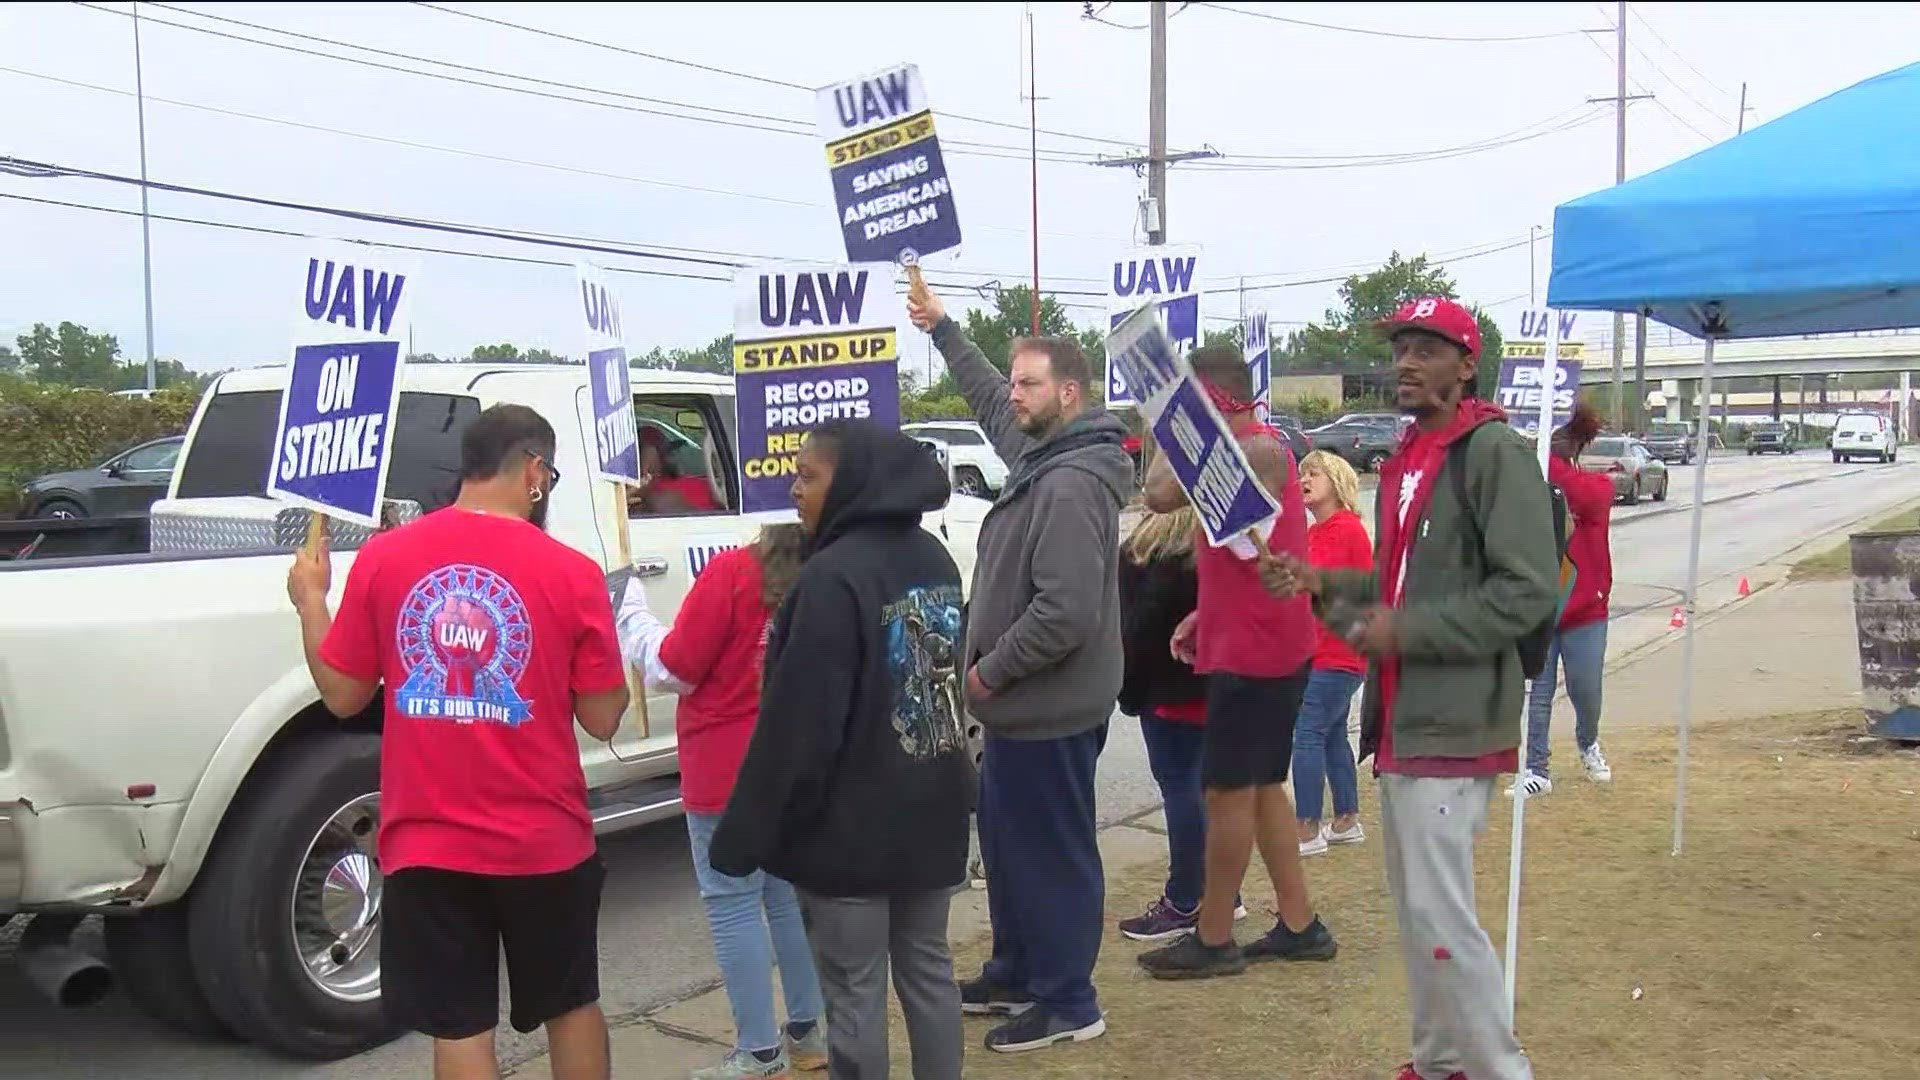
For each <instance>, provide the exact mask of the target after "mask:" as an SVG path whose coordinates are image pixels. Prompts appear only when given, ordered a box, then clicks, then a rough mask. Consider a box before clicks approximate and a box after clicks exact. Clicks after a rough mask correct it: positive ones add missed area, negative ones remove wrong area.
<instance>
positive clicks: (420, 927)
mask: <svg viewBox="0 0 1920 1080" xmlns="http://www.w3.org/2000/svg"><path fill="white" fill-rule="evenodd" d="M554 452H555V439H554V433H553V428H552V426H551V425H549V424H548V423H547V422H546V420H544V419H543V418H541V416H540V414H538V413H536V412H534V411H533V410H532V409H529V408H527V407H525V406H522V405H496V406H494V407H493V408H491V409H488V410H487V411H486V412H484V413H482V414H481V415H480V417H479V418H478V419H476V420H475V421H474V422H473V424H472V425H471V426H469V427H468V428H467V430H466V432H465V433H464V434H463V435H462V436H461V441H460V480H461V483H460V495H459V498H458V499H457V500H456V501H455V503H454V505H453V506H451V507H448V508H447V509H444V510H440V511H437V512H435V513H433V514H429V515H427V516H426V517H424V518H421V519H420V520H419V521H416V522H414V523H413V524H410V525H407V526H404V527H402V528H399V529H395V530H394V531H392V532H389V533H383V534H380V535H378V536H375V537H374V538H372V539H371V540H369V541H368V542H367V543H366V545H365V546H363V547H362V548H361V549H360V553H359V557H358V558H356V559H355V560H354V563H353V569H352V571H351V572H350V573H349V574H348V575H347V585H346V590H345V592H344V594H343V595H342V596H341V599H340V610H339V613H338V614H337V615H329V614H328V611H327V591H328V588H329V586H330V583H331V579H332V569H331V564H330V562H329V558H328V554H327V551H326V549H325V546H324V544H323V545H322V546H321V547H320V549H319V550H317V551H305V550H303V551H302V552H301V553H300V555H299V556H298V557H297V558H296V559H295V561H294V566H293V569H292V570H291V571H290V572H289V573H288V575H287V594H288V595H289V596H290V597H291V598H292V600H293V605H294V608H295V609H296V610H297V611H298V612H299V614H300V630H301V636H302V638H303V639H304V641H305V645H306V656H307V669H308V670H309V671H310V672H311V673H312V675H313V681H314V685H315V686H316V687H317V688H318V689H319V691H320V696H321V699H322V700H323V701H324V702H325V703H326V706H327V708H328V710H329V711H331V712H332V713H333V714H334V715H336V716H341V717H347V716H353V715H356V714H358V713H360V712H361V711H362V710H364V709H366V708H367V707H368V706H369V705H370V704H372V702H373V698H374V694H375V693H376V691H377V690H378V688H379V687H380V686H381V684H383V683H384V684H385V686H386V697H385V701H384V705H385V709H384V714H383V715H384V723H383V726H382V732H381V742H380V835H379V865H380V872H381V873H382V874H383V875H384V878H385V880H384V885H383V889H382V893H381V895H382V896H383V903H382V906H383V910H382V912H381V920H382V924H383V925H382V933H381V947H380V965H381V998H382V1000H383V1002H384V1004H385V1006H386V1009H387V1012H388V1015H389V1016H390V1017H391V1019H392V1020H393V1021H394V1023H395V1024H396V1025H398V1026H402V1027H406V1028H410V1029H412V1030H415V1031H419V1032H422V1033H424V1034H426V1035H429V1036H431V1037H432V1038H433V1040H434V1044H433V1052H434V1075H435V1076H436V1077H439V1078H441V1080H449V1078H460V1080H467V1078H475V1080H481V1078H491V1077H494V1076H495V1075H496V1068H495V1065H494V1045H493V1029H494V1027H495V1025H497V1024H498V1023H499V1008H500V1007H499V998H500V988H499V955H500V950H501V948H502V946H503V945H504V946H505V949H506V954H507V973H508V982H509V986H510V988H511V991H512V1021H513V1026H514V1028H515V1029H516V1030H519V1031H522V1032H528V1031H532V1030H533V1029H534V1028H536V1027H539V1026H541V1025H543V1024H544V1025H545V1026H546V1029H547V1037H548V1042H549V1044H550V1046H551V1047H552V1055H553V1075H554V1076H555V1077H556V1080H605V1078H606V1077H607V1076H608V1075H609V1072H610V1064H609V1062H608V1056H607V1033H606V1020H605V1018H604V1017H603V1016H602V1015H601V1012H600V1007H599V1004H598V1002H599V998H600V977H599V943H598V934H597V931H598V922H599V912H600V884H601V880H602V877H603V871H602V868H601V865H600V859H599V856H598V855H597V854H596V853H595V849H594V839H593V821H592V819H591V818H590V817H589V816H588V813H587V791H586V779H585V777H584V776H583V775H582V773H581V771H580V756H579V750H578V749H577V745H576V743H575V741H574V734H573V721H574V719H575V718H576V717H577V718H578V719H579V722H580V726H581V727H583V728H585V729H586V730H587V732H588V733H590V734H591V735H593V736H594V737H595V738H598V739H611V738H612V737H613V734H614V731H615V730H616V729H617V728H618V726H619V723H620V717H621V714H622V713H623V712H625V711H626V707H627V684H626V671H625V667H624V665H623V663H622V661H621V659H620V649H619V644H618V642H617V640H616V638H615V635H614V628H613V605H612V602H611V601H610V599H609V597H608V595H607V588H606V578H605V576H604V575H603V574H602V573H601V571H600V568H599V567H598V566H596V565H595V564H594V563H593V561H592V560H591V559H589V558H587V557H586V556H585V555H582V554H581V553H579V552H577V551H574V550H573V549H572V548H569V547H567V546H566V545H565V544H562V543H560V542H559V541H557V540H555V539H553V538H552V537H550V536H548V535H547V534H546V532H545V530H544V528H543V526H544V523H545V520H546V508H547V500H548V496H549V495H550V494H551V493H552V491H553V488H554V485H556V484H558V483H559V482H560V474H559V471H558V470H556V469H555V468H554V467H553V458H554Z"/></svg>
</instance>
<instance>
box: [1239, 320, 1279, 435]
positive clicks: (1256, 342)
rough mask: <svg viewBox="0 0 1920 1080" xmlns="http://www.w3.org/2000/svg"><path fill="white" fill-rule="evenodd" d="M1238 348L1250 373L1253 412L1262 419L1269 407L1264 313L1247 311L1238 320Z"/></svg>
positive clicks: (1269, 354)
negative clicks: (1239, 344) (1244, 315)
mask: <svg viewBox="0 0 1920 1080" xmlns="http://www.w3.org/2000/svg"><path fill="white" fill-rule="evenodd" d="M1240 341H1241V351H1242V352H1244V353H1245V354H1246V357H1247V374H1248V375H1251V376H1252V377H1253V404H1254V415H1255V416H1257V417H1259V418H1260V419H1261V420H1263V421H1264V420H1266V418H1267V417H1268V415H1269V414H1271V412H1272V411H1273V343H1272V341H1271V339H1269V338H1268V337H1267V313H1266V312H1264V311H1255V312H1250V313H1249V314H1248V315H1247V316H1246V317H1245V318H1243V319H1241V320H1240Z"/></svg>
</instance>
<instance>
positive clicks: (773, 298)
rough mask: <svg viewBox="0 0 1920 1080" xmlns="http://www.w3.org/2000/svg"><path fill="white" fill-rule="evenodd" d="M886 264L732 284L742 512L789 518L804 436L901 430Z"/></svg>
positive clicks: (780, 273) (757, 276) (777, 271)
mask: <svg viewBox="0 0 1920 1080" xmlns="http://www.w3.org/2000/svg"><path fill="white" fill-rule="evenodd" d="M893 274H894V268H893V266H892V264H890V263H856V264H854V265H851V266H821V265H810V264H789V265H783V266H773V267H767V266H760V267H749V268H747V269H745V270H742V271H740V273H739V274H738V275H737V276H735V278H734V328H733V379H734V387H735V398H734V400H735V403H736V404H735V408H736V409H737V410H738V413H737V420H738V422H737V424H736V425H735V427H736V428H737V429H738V431H739V437H740V503H741V506H740V509H741V511H742V512H743V513H747V514H762V515H777V516H781V517H788V516H791V513H792V510H793V499H792V497H791V495H790V494H789V492H790V490H791V488H792V487H793V478H794V476H795V474H796V473H797V472H798V465H797V462H798V460H799V456H800V446H801V444H802V443H804V442H805V441H806V438H807V433H808V432H810V431H812V430H813V429H814V428H816V427H819V426H820V425H822V424H825V423H828V422H830V421H834V420H872V421H874V422H876V423H880V424H885V425H886V426H888V427H899V426H900V376H899V370H898V364H899V356H900V351H899V334H900V331H899V325H898V313H899V310H900V303H899V300H898V299H897V298H896V296H895V293H894V291H893Z"/></svg>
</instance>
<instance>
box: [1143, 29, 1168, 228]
mask: <svg viewBox="0 0 1920 1080" xmlns="http://www.w3.org/2000/svg"><path fill="white" fill-rule="evenodd" d="M1149 7H1150V8H1151V14H1150V15H1149V16H1148V18H1147V23H1148V26H1149V28H1150V29H1149V30H1148V34H1147V36H1148V37H1149V38H1150V39H1151V42H1150V43H1149V44H1148V46H1147V49H1148V52H1147V198H1148V200H1149V201H1150V202H1151V204H1152V207H1153V208H1152V210H1151V211H1150V213H1151V215H1152V216H1151V217H1149V218H1148V220H1147V243H1149V244H1164V243H1166V242H1167V4H1166V0H1153V3H1152V4H1151V5H1149Z"/></svg>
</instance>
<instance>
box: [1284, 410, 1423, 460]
mask: <svg viewBox="0 0 1920 1080" xmlns="http://www.w3.org/2000/svg"><path fill="white" fill-rule="evenodd" d="M1404 426H1405V420H1404V419H1403V418H1402V417H1400V416H1398V415H1396V414H1394V413H1348V414H1347V415H1346V416H1343V417H1341V418H1340V419H1338V420H1335V421H1333V422H1332V423H1330V424H1323V425H1321V426H1320V427H1317V428H1314V429H1312V430H1310V431H1308V432H1307V438H1309V439H1312V440H1313V448H1314V449H1316V450H1325V451H1327V452H1328V453H1332V454H1339V455H1340V456H1341V457H1343V458H1346V459H1347V463H1348V464H1350V465H1352V466H1353V467H1354V468H1356V469H1359V470H1361V471H1362V472H1379V471H1380V466H1381V464H1382V463H1384V462H1385V461H1386V460H1387V459H1388V458H1390V457H1392V456H1393V451H1394V449H1395V447H1397V446H1398V445H1399V444H1400V432H1401V431H1402V430H1403V428H1404Z"/></svg>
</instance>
